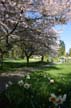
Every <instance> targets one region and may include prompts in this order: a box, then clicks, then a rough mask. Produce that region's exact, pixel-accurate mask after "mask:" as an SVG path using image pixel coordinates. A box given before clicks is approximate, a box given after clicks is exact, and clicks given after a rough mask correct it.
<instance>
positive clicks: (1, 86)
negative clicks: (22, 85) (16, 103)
mask: <svg viewBox="0 0 71 108" xmlns="http://www.w3.org/2000/svg"><path fill="white" fill-rule="evenodd" d="M22 78H23V77H21V76H17V75H14V76H11V75H10V76H0V92H2V91H4V90H5V89H6V87H5V85H6V84H8V81H11V82H13V83H15V82H17V81H18V80H20V79H22Z"/></svg>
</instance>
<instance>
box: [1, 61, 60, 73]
mask: <svg viewBox="0 0 71 108" xmlns="http://www.w3.org/2000/svg"><path fill="white" fill-rule="evenodd" d="M25 67H26V68H27V69H29V72H30V68H32V71H33V70H46V69H47V71H48V70H60V68H58V67H57V66H56V65H55V64H53V63H47V62H40V61H39V62H30V63H29V65H28V66H27V63H24V62H22V63H19V62H3V67H2V68H1V67H0V73H2V72H10V71H11V72H15V71H17V70H19V69H22V71H24V69H25ZM25 71H28V70H25Z"/></svg>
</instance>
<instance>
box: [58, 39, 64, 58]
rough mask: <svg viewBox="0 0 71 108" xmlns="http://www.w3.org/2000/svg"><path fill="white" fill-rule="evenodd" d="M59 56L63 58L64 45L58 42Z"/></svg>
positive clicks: (62, 42)
mask: <svg viewBox="0 0 71 108" xmlns="http://www.w3.org/2000/svg"><path fill="white" fill-rule="evenodd" d="M59 46H60V48H59V56H65V43H64V41H62V40H60V45H59Z"/></svg>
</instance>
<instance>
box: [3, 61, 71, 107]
mask: <svg viewBox="0 0 71 108" xmlns="http://www.w3.org/2000/svg"><path fill="white" fill-rule="evenodd" d="M4 65H5V67H6V66H7V70H8V68H9V69H10V70H11V69H12V70H14V71H15V69H16V70H17V69H19V68H24V67H25V66H26V64H25V63H24V62H18V63H17V62H10V61H9V62H5V63H4ZM31 67H33V68H34V71H33V72H32V73H29V76H30V78H27V76H25V77H24V78H23V82H24V83H23V84H29V85H30V87H29V88H28V89H27V88H25V87H24V85H21V86H18V84H17V82H15V84H13V85H12V86H10V87H8V88H7V90H6V91H5V93H4V94H5V96H6V97H7V98H8V100H9V103H10V104H11V105H13V106H12V107H14V106H15V108H59V106H55V104H53V103H52V102H49V97H50V95H51V93H54V94H55V95H56V96H60V95H61V96H63V95H64V94H66V95H67V98H66V101H65V102H63V104H61V105H60V108H71V64H67V63H65V64H57V65H50V66H48V64H47V63H40V62H31V63H30V65H29V70H30V68H31ZM36 69H37V71H36ZM13 103H14V104H13Z"/></svg>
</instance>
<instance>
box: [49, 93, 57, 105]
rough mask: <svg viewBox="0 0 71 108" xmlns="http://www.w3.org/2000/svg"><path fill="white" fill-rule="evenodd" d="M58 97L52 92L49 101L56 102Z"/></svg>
mask: <svg viewBox="0 0 71 108" xmlns="http://www.w3.org/2000/svg"><path fill="white" fill-rule="evenodd" d="M56 98H57V97H56V95H55V94H54V93H52V94H51V96H50V97H49V101H50V102H52V103H54V104H55V103H56Z"/></svg>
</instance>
